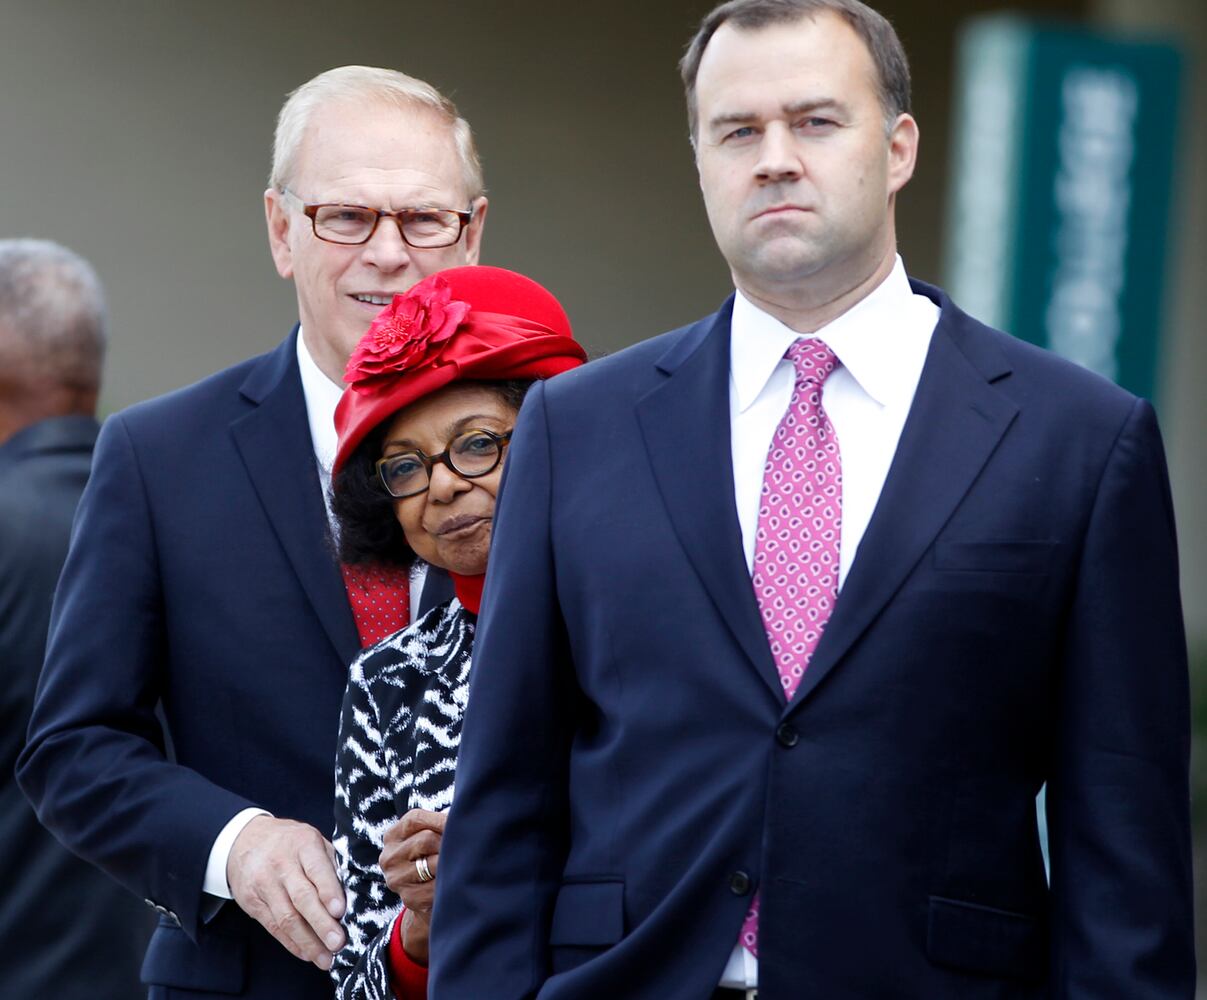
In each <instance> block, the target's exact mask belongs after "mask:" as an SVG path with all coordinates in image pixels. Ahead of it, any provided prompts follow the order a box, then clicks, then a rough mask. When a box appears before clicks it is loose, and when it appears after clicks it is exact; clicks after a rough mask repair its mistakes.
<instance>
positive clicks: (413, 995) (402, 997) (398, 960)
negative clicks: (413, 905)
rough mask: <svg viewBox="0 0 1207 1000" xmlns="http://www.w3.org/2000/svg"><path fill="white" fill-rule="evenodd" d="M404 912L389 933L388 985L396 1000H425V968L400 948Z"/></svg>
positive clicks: (401, 912)
mask: <svg viewBox="0 0 1207 1000" xmlns="http://www.w3.org/2000/svg"><path fill="white" fill-rule="evenodd" d="M405 914H406V910H402V911H400V912H399V914H398V918H397V919H396V920H395V921H394V929H393V930H392V931H391V932H390V950H389V952H388V953H387V954H388V955H389V962H390V985H391V986H393V987H394V996H395V997H396V998H397V1000H427V966H426V965H420V964H419V963H418V962H416V961H415V960H414V959H412V958H411V956H410V955H408V954H407V953H406V949H404V948H403V947H402V918H403V916H404V915H405Z"/></svg>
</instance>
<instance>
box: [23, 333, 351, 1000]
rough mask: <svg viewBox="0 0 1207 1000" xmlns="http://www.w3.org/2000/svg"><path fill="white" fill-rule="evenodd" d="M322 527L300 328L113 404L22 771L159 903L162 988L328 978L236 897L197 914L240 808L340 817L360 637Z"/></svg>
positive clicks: (62, 589) (93, 854)
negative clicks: (212, 864)
mask: <svg viewBox="0 0 1207 1000" xmlns="http://www.w3.org/2000/svg"><path fill="white" fill-rule="evenodd" d="M295 335H296V331H295ZM327 538H328V528H327V519H326V512H325V510H324V506H323V499H322V494H321V491H320V487H319V480H318V474H317V471H316V467H315V460H314V450H313V446H312V444H311V440H310V429H309V423H308V420H307V416H306V404H305V400H304V397H303V395H302V387H301V381H300V376H299V373H298V367H297V357H296V348H295V343H294V336H293V335H291V336H290V337H289V338H287V339H286V341H285V342H284V343H282V344H281V345H280V346H279V347H278V348H277V349H276V350H274V351H272V352H271V353H269V354H266V355H264V356H262V357H259V358H255V359H253V360H251V361H247V362H245V363H243V364H240V365H237V366H235V367H233V368H231V369H228V370H227V371H224V372H221V373H219V374H217V375H214V376H212V377H210V378H208V379H206V380H204V381H202V382H200V383H198V384H196V385H193V386H190V387H188V388H186V389H182V390H180V391H178V392H174V393H172V394H170V395H167V396H164V397H161V398H159V399H155V400H151V401H149V402H146V403H141V404H139V405H137V406H134V407H132V408H130V409H128V410H126V411H124V412H122V413H119V414H116V415H115V416H112V417H110V418H109V419H108V420H107V421H106V422H105V424H104V426H103V428H102V430H101V434H100V438H99V440H98V442H97V446H96V454H95V461H94V464H93V473H92V478H91V479H90V481H89V483H88V487H87V489H86V491H85V493H84V496H83V499H82V501H81V504H80V509H79V514H78V517H77V519H76V523H75V527H74V534H73V540H72V546H71V551H70V554H69V556H68V558H67V562H66V566H65V568H64V571H63V576H62V580H61V582H60V585H59V589H58V592H57V595H56V599H55V605H54V612H53V618H52V624H51V635H50V642H49V646H48V651H47V660H46V666H45V670H44V673H43V677H42V680H41V684H40V687H39V691H38V697H37V702H36V705H35V708H34V712H33V718H32V722H31V725H30V735H29V743H28V745H27V747H26V749H25V750H24V752H23V754H22V757H21V760H20V764H19V768H20V770H19V777H20V781H21V784H22V786H23V788H24V789H25V791H26V792H27V794H28V795H29V797H30V799H31V800H32V801H33V803H34V804H35V806H36V808H37V810H38V813H39V816H40V818H41V819H42V821H43V822H44V823H45V824H46V825H47V826H48V827H49V828H50V829H51V830H52V831H54V833H55V834H56V835H57V836H58V837H59V838H60V839H61V840H63V841H64V843H66V844H67V845H68V846H70V847H71V848H72V849H73V850H74V851H76V852H77V853H79V854H80V855H82V856H83V857H85V858H87V859H88V860H90V861H92V862H94V863H95V864H97V865H99V866H100V867H101V868H103V869H105V870H106V871H108V872H109V873H110V874H111V875H113V876H114V877H115V878H117V879H118V880H119V881H121V882H122V883H124V884H125V885H126V886H127V887H129V888H130V889H131V890H132V891H134V892H135V893H137V894H138V895H139V896H140V897H145V898H146V899H147V901H148V902H150V903H152V904H153V905H155V906H156V907H157V908H158V909H159V911H160V913H161V919H160V921H159V926H158V928H157V929H156V931H155V934H154V936H153V938H152V941H151V945H150V947H149V949H148V951H147V956H146V960H145V962H144V964H143V970H142V972H143V978H144V980H145V981H146V982H148V983H150V984H152V986H153V991H152V996H153V997H154V996H161V995H166V994H164V993H163V990H164V989H166V988H176V989H187V990H192V991H196V992H197V993H199V994H206V993H221V994H224V995H226V994H233V995H236V996H245V997H258V998H264V1000H269V998H279V997H290V998H291V1000H292V998H315V1000H317V998H319V997H330V996H331V992H332V987H331V982H330V980H329V979H328V977H327V976H326V975H325V974H324V973H323V972H321V971H319V970H318V969H316V968H314V967H313V966H310V965H307V964H306V963H303V962H301V961H299V960H298V959H295V958H293V957H292V956H291V955H290V954H289V953H288V952H287V951H286V950H285V949H284V948H283V947H282V946H281V945H279V944H277V943H276V942H275V941H274V940H272V938H271V937H269V935H268V934H267V932H266V931H264V930H263V929H262V928H261V927H260V926H259V925H258V924H256V923H255V922H254V921H252V920H251V919H250V918H249V917H247V916H246V915H245V914H243V913H242V911H240V910H239V908H238V907H237V906H236V905H234V904H233V903H227V904H225V905H223V906H222V907H221V909H220V910H219V911H218V913H217V915H216V916H213V918H212V919H211V920H209V921H208V922H207V921H206V919H205V917H206V916H207V914H205V913H203V912H202V910H203V907H202V903H203V894H202V889H201V886H202V880H203V878H204V873H205V865H206V861H207V858H208V856H209V852H210V848H211V847H212V845H213V842H214V838H215V837H216V836H217V835H218V832H219V831H220V830H221V829H222V827H223V826H224V825H225V824H226V822H227V821H228V820H229V819H230V818H231V817H232V816H233V815H234V814H235V813H236V812H238V811H239V810H240V809H243V808H245V807H247V806H253V805H254V806H260V807H262V808H265V809H267V810H269V811H270V812H272V813H273V814H274V815H276V816H279V817H288V818H293V819H298V820H302V821H305V822H307V823H311V824H313V825H314V826H316V827H317V828H318V829H319V830H321V831H323V832H324V833H326V832H327V831H329V830H330V829H331V826H332V808H333V805H332V804H333V794H334V793H333V789H334V779H333V768H334V763H333V762H334V760H335V744H336V733H337V731H338V728H339V711H340V704H341V700H342V698H343V692H344V685H345V681H346V664H348V663H349V662H350V661H351V660H352V658H353V656H354V655H355V654H356V653H357V652H358V651H359V641H358V638H357V632H356V626H355V623H354V620H353V617H352V612H351V610H350V608H349V605H348V601H347V596H346V593H345V590H344V585H343V580H342V578H341V575H340V571H339V567H338V565H337V563H336V560H335V558H334V555H333V554H332V551H331V548H330V545H329V543H328V541H327ZM160 702H162V711H163V714H164V716H165V717H166V720H167V723H168V727H169V731H170V734H171V741H172V744H173V749H174V754H173V755H169V754H168V753H166V752H165V746H164V739H163V736H162V732H161V727H160V724H159V722H158V721H157V718H156V714H155V713H156V706H157V703H160ZM156 988H158V989H156ZM173 995H175V994H173ZM189 995H190V996H192V995H194V994H193V993H190V994H189Z"/></svg>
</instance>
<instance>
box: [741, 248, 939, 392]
mask: <svg viewBox="0 0 1207 1000" xmlns="http://www.w3.org/2000/svg"><path fill="white" fill-rule="evenodd" d="M913 300H914V293H913V289H912V288H910V284H909V278H907V277H906V274H905V265H904V263H902V260H901V257H900V256H898V257H897V260H896V263H895V264H894V265H893V269H892V271H891V272H890V273H889V275H888V277H887V278H885V279H884V281H882V282H881V283H880V284H879V285H878V286H876V288H874V289H873V290H872V291H871V292H870V293H869V294H868V295H867V296H866V297H864V298H863V299H861V300H860V301H859V302H857V303H856V304H855V305H854V306H852V307H851V308H850V309H848V310H847V311H846V312H845V313H843V314H842V315H841V316H839V317H838V318H837V319H834V320H832V321H831V322H829V323H827V324H826V325H825V326H823V327H822V328H821V329H820V330H817V331H816V332H815V333H811V334H800V333H797V332H796V331H795V330H793V329H791V328H790V327H788V326H785V325H784V324H783V323H781V322H780V321H779V320H778V319H776V318H775V317H774V316H772V315H770V314H769V313H766V312H764V311H763V310H762V309H760V308H759V307H758V306H756V305H755V304H754V303H753V302H751V301H750V300H749V299H748V298H746V296H745V295H743V294H742V292H741V291H738V292H737V294H736V296H735V298H734V303H733V319H732V322H731V326H730V330H731V333H730V341H729V370H730V373H731V375H732V376H733V384H734V388H735V390H736V394H737V404H738V409H739V411H744V410H746V409H747V408H748V407H750V406H751V404H753V403H754V401H755V400H756V399H757V398H758V396H759V394H760V393H761V392H762V391H763V389H764V387H765V386H766V385H767V381H768V379H770V378H771V373H772V372H773V371H775V368H776V366H777V365H778V364H779V363H780V361H781V360H782V359H783V357H784V353H785V352H786V351H787V350H788V348H789V347H791V346H792V343H793V342H794V341H795V340H797V339H798V338H801V337H818V338H820V339H821V340H822V341H823V342H824V343H825V344H826V346H828V347H829V348H830V350H832V351H833V352H834V354H835V356H837V358H838V360H839V361H840V362H841V363H842V366H843V367H844V368H846V369H847V371H848V372H849V373H850V374H851V376H852V378H854V379H855V381H856V382H858V383H859V386H860V388H862V389H863V391H864V392H866V393H867V394H868V395H869V396H870V397H871V398H872V399H874V400H875V401H876V402H878V403H880V404H881V405H882V406H883V405H887V404H889V403H890V402H893V401H895V400H897V399H898V397H900V396H903V395H910V396H912V393H913V386H912V384H909V383H908V380H906V381H905V384H903V380H901V379H900V378H899V377H898V373H899V372H901V371H902V370H903V368H906V369H908V368H912V367H914V365H913V364H912V359H913V358H914V357H915V355H916V354H917V348H918V346H919V345H918V344H916V343H915V342H914V338H912V337H910V336H908V335H907V334H905V333H903V331H902V326H903V319H904V317H906V316H907V315H910V314H912V307H913V304H914V302H913ZM906 325H908V324H906ZM927 333H928V336H927V338H926V342H925V343H924V344H923V345H922V352H923V353H925V347H926V344H928V343H929V331H927ZM907 362H911V363H909V364H908V365H907Z"/></svg>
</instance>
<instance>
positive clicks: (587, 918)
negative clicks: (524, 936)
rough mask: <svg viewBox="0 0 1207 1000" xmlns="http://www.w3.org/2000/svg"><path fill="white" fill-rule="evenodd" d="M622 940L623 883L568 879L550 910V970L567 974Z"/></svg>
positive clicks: (618, 881) (604, 879)
mask: <svg viewBox="0 0 1207 1000" xmlns="http://www.w3.org/2000/svg"><path fill="white" fill-rule="evenodd" d="M622 937H624V883H623V882H621V881H620V880H619V879H607V878H600V879H596V880H568V881H566V882H563V883H562V887H561V889H560V890H559V891H558V894H557V902H556V903H555V904H554V907H553V922H552V924H551V925H550V928H549V948H550V951H551V960H552V966H553V971H554V972H555V973H556V972H567V971H569V970H570V969H573V968H576V967H577V966H579V965H582V964H583V963H584V962H587V961H589V960H590V959H592V958H594V957H595V956H596V955H599V954H602V953H603V952H604V951H606V950H607V949H608V948H610V947H611V946H612V945H614V944H616V943H617V942H618V941H620V939H621V938H622Z"/></svg>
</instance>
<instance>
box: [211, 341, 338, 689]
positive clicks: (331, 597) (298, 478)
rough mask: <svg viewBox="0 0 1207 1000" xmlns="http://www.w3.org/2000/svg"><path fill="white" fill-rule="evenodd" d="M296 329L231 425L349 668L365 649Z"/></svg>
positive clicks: (260, 370)
mask: <svg viewBox="0 0 1207 1000" xmlns="http://www.w3.org/2000/svg"><path fill="white" fill-rule="evenodd" d="M296 335H297V331H296V329H295V331H294V335H293V336H290V337H289V338H287V339H286V341H285V342H284V343H283V344H282V345H281V346H280V347H278V348H277V349H276V350H275V351H273V352H272V353H271V354H269V355H267V356H266V357H265V358H264V360H263V362H262V363H261V364H260V365H258V366H257V367H256V368H255V369H254V370H253V371H252V373H251V374H250V375H249V376H248V378H247V380H246V381H245V382H244V384H243V386H242V388H241V389H240V392H241V393H242V394H243V396H244V397H245V398H247V399H248V400H249V401H250V402H252V403H253V404H255V408H254V409H253V410H252V411H251V412H250V413H248V414H246V415H244V416H242V417H240V418H239V419H238V420H236V421H234V422H233V423H232V424H231V434H232V435H233V437H234V440H235V445H236V447H237V448H238V450H239V454H240V456H241V457H242V459H243V464H244V466H245V467H246V468H247V474H248V476H249V477H250V479H251V482H252V485H253V486H254V487H255V490H256V493H257V495H258V496H259V498H260V503H261V504H262V505H263V506H264V510H265V512H266V513H267V514H268V520H269V523H270V524H271V525H272V529H273V531H274V532H275V533H276V535H277V538H278V539H279V541H280V543H281V547H282V548H283V549H284V550H285V554H286V556H287V557H288V559H289V562H290V563H291V564H292V566H293V569H294V571H295V572H296V573H297V576H298V581H299V582H300V583H301V585H302V590H303V591H304V592H305V594H306V597H307V599H308V600H309V601H310V604H311V605H312V607H313V608H314V612H315V615H316V616H317V617H318V620H319V621H320V623H321V624H322V626H323V629H324V630H325V631H326V633H327V636H328V638H329V639H330V640H331V645H332V646H333V647H334V649H335V652H336V655H337V656H338V657H339V659H340V662H341V663H342V664H344V665H345V666H346V665H347V664H349V663H351V662H352V659H353V658H354V657H355V656H356V654H357V653H358V652H360V642H359V640H358V637H357V633H356V623H355V621H354V619H353V617H352V611H351V608H350V607H349V604H348V596H347V592H346V591H345V589H344V583H343V577H342V576H341V574H340V571H339V565H338V563H337V562H336V559H335V556H334V554H333V552H332V547H331V541H330V534H329V527H328V522H327V510H326V506H325V505H324V503H323V497H322V488H321V486H320V485H319V478H318V469H317V467H316V465H315V458H314V445H313V443H312V442H311V440H310V421H309V417H308V416H307V413H306V399H305V396H304V395H303V393H302V382H301V376H300V375H299V373H298V365H297V354H296V350H297V348H296V344H295V342H294V336H296Z"/></svg>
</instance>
